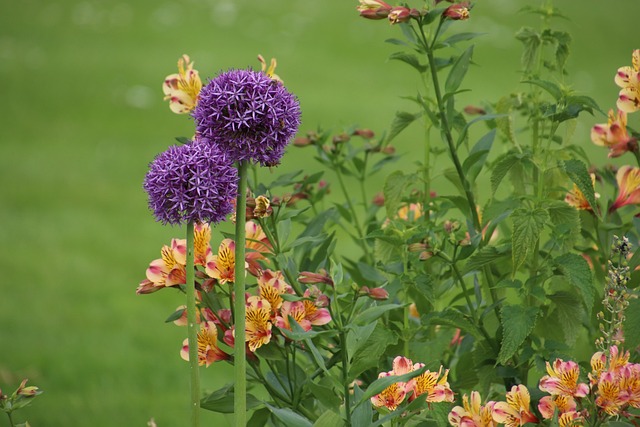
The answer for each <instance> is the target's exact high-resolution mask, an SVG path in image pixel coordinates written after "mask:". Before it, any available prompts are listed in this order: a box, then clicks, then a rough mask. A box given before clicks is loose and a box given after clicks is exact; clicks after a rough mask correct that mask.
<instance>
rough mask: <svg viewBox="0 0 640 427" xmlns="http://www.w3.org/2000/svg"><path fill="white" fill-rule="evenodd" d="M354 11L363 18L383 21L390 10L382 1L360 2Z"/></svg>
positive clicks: (366, 0) (363, 0) (365, 0)
mask: <svg viewBox="0 0 640 427" xmlns="http://www.w3.org/2000/svg"><path fill="white" fill-rule="evenodd" d="M356 9H357V10H358V11H359V12H360V16H362V17H363V18H366V19H384V18H386V17H387V16H388V15H389V12H390V11H391V9H392V8H391V6H390V5H389V4H387V3H385V2H383V1H382V0H360V5H359V6H358V7H357V8H356Z"/></svg>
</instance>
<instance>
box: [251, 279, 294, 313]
mask: <svg viewBox="0 0 640 427" xmlns="http://www.w3.org/2000/svg"><path fill="white" fill-rule="evenodd" d="M258 289H259V290H258V293H259V295H260V298H263V299H265V300H267V301H269V304H270V305H271V311H272V315H275V313H277V311H278V310H280V307H282V302H283V299H282V294H285V293H286V294H291V293H293V288H291V286H289V284H288V283H287V282H285V280H284V276H283V275H282V271H275V272H274V271H271V270H264V271H263V272H262V274H261V275H260V277H258Z"/></svg>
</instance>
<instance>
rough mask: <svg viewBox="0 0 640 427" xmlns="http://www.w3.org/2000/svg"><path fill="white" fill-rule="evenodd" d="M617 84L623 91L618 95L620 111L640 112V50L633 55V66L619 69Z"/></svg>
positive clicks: (616, 78)
mask: <svg viewBox="0 0 640 427" xmlns="http://www.w3.org/2000/svg"><path fill="white" fill-rule="evenodd" d="M615 82H616V84H617V85H618V86H620V87H621V88H622V89H621V90H620V93H619V94H618V102H617V106H618V110H622V111H624V112H627V113H633V112H634V111H638V110H640V49H636V50H634V51H633V54H632V66H631V67H629V66H626V67H621V68H618V72H617V73H616V77H615Z"/></svg>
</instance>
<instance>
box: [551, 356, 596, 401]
mask: <svg viewBox="0 0 640 427" xmlns="http://www.w3.org/2000/svg"><path fill="white" fill-rule="evenodd" d="M547 373H548V375H545V376H544V377H542V378H540V384H539V388H540V390H542V391H546V392H547V393H549V394H552V395H556V394H559V395H563V396H574V397H585V396H586V395H587V393H589V386H588V385H587V384H585V383H578V377H579V375H580V367H579V366H578V364H577V363H576V362H574V361H572V360H569V361H568V362H565V361H563V360H562V359H556V361H555V362H553V366H551V364H549V362H547Z"/></svg>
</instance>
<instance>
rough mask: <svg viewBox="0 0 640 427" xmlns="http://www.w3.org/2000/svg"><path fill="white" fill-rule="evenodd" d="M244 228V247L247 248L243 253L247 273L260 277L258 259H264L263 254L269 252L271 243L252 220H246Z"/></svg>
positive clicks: (260, 268)
mask: <svg viewBox="0 0 640 427" xmlns="http://www.w3.org/2000/svg"><path fill="white" fill-rule="evenodd" d="M244 230H245V239H246V243H245V248H246V249H247V250H246V253H245V261H246V262H247V268H248V270H249V273H251V274H252V275H254V276H256V277H260V274H261V270H262V267H261V266H260V263H259V261H261V260H265V259H266V258H265V254H268V253H270V252H271V244H270V243H269V239H267V236H266V234H265V233H264V231H263V230H262V227H260V225H259V224H257V223H255V222H253V221H247V223H246V224H245V227H244Z"/></svg>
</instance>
